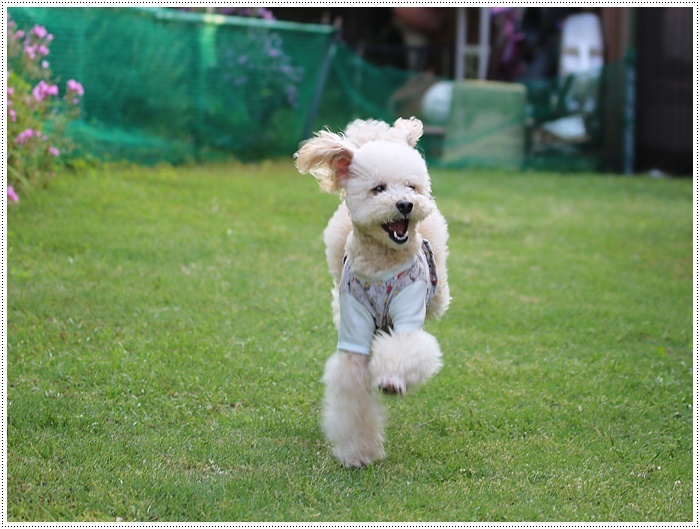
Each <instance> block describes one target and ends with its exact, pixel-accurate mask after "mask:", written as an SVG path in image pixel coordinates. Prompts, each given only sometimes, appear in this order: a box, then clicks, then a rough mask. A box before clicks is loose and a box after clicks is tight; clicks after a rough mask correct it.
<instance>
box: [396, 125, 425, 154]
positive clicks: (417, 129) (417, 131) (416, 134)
mask: <svg viewBox="0 0 700 529" xmlns="http://www.w3.org/2000/svg"><path fill="white" fill-rule="evenodd" d="M391 135H392V136H394V137H395V138H397V139H398V138H400V139H405V141H406V143H408V144H409V145H410V146H411V147H415V146H416V144H417V143H418V140H420V138H421V136H423V122H422V121H421V120H420V119H418V118H410V119H404V118H399V119H397V120H396V121H395V122H394V126H393V128H392V130H391Z"/></svg>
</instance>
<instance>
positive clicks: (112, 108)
mask: <svg viewBox="0 0 700 529" xmlns="http://www.w3.org/2000/svg"><path fill="white" fill-rule="evenodd" d="M9 12H10V15H11V16H12V18H13V19H14V20H15V21H16V23H17V24H18V25H19V26H21V27H27V28H30V27H32V26H33V24H40V25H42V26H45V27H46V28H47V30H48V31H50V32H51V33H52V34H53V35H55V38H54V41H53V42H52V45H51V54H50V56H49V57H48V58H49V59H50V61H51V69H52V70H53V72H54V74H55V75H56V76H57V77H58V78H59V79H70V78H74V79H77V80H79V81H80V82H81V83H82V84H83V86H84V87H85V96H84V99H83V109H82V110H83V117H84V119H83V120H82V121H80V122H78V123H77V124H76V125H75V126H74V127H73V128H72V130H71V134H72V135H73V136H74V137H75V139H76V140H77V141H78V143H79V145H80V150H81V151H83V152H89V153H90V154H92V155H96V156H98V157H102V158H127V159H132V160H135V161H140V162H155V161H170V162H174V163H177V162H182V161H186V160H190V159H201V158H212V157H216V156H218V155H221V154H224V153H228V154H231V153H232V154H235V155H237V156H243V157H261V156H271V155H272V156H274V155H280V154H283V153H288V152H290V151H293V150H294V149H295V147H296V145H297V142H298V141H299V139H300V138H301V137H302V136H303V135H304V134H305V133H306V132H307V129H309V128H310V127H311V125H310V120H311V119H312V118H313V112H314V108H315V103H316V101H317V99H318V97H319V95H320V91H319V90H320V88H321V83H322V80H323V76H324V64H326V62H327V58H328V54H329V51H330V49H331V43H332V41H333V36H334V30H333V28H330V27H327V26H316V25H306V24H303V25H302V24H293V23H285V22H274V21H273V22H270V21H266V20H258V19H248V18H239V17H223V16H219V15H195V14H189V13H181V12H179V11H175V10H171V9H147V8H65V7H61V8H35V7H31V8H30V7H15V8H10V9H9Z"/></svg>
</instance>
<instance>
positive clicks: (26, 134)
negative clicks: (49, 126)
mask: <svg viewBox="0 0 700 529" xmlns="http://www.w3.org/2000/svg"><path fill="white" fill-rule="evenodd" d="M32 136H36V137H37V138H39V137H41V132H40V131H38V130H34V129H27V130H23V131H22V132H20V133H19V134H17V137H16V138H15V143H17V144H19V145H22V144H24V143H25V142H26V141H27V140H29V139H31V138H32Z"/></svg>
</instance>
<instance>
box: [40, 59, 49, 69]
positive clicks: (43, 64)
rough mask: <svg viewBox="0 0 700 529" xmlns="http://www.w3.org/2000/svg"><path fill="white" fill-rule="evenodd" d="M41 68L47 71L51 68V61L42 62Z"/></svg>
mask: <svg viewBox="0 0 700 529" xmlns="http://www.w3.org/2000/svg"><path fill="white" fill-rule="evenodd" d="M41 67H42V68H44V69H46V68H48V67H49V61H41Z"/></svg>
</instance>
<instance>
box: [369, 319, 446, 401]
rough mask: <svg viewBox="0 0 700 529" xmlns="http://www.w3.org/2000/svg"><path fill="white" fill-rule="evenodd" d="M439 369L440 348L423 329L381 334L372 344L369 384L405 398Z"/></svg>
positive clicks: (440, 363)
mask: <svg viewBox="0 0 700 529" xmlns="http://www.w3.org/2000/svg"><path fill="white" fill-rule="evenodd" d="M440 368H442V353H441V352H440V345H439V344H438V341H437V340H436V339H435V337H434V336H433V335H432V334H429V333H427V332H425V331H423V330H417V331H400V332H396V333H395V332H393V331H391V332H390V333H385V332H382V333H378V334H377V336H376V337H375V338H374V341H373V342H372V360H371V361H370V363H369V370H370V374H371V375H370V376H371V379H372V385H373V386H375V387H378V388H379V389H380V390H382V391H383V392H384V393H388V394H398V395H405V394H406V392H408V391H411V390H412V389H414V388H417V387H418V386H420V385H421V384H423V383H425V382H427V381H428V379H429V378H430V377H432V376H433V375H434V374H435V373H437V372H438V371H440Z"/></svg>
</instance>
